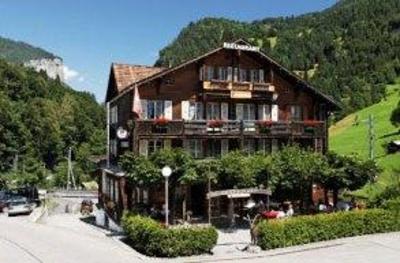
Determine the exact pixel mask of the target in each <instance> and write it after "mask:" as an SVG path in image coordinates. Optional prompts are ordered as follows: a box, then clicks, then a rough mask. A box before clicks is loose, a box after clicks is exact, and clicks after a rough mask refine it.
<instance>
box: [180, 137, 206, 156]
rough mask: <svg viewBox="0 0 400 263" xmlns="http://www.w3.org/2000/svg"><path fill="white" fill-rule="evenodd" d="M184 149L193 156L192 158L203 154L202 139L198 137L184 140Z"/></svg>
mask: <svg viewBox="0 0 400 263" xmlns="http://www.w3.org/2000/svg"><path fill="white" fill-rule="evenodd" d="M184 146H185V149H186V150H187V151H188V152H189V153H190V154H191V155H192V156H193V158H201V157H202V155H203V145H202V141H201V140H198V139H190V140H186V141H185V142H184Z"/></svg>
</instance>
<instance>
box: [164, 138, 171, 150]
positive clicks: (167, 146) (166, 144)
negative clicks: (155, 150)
mask: <svg viewBox="0 0 400 263" xmlns="http://www.w3.org/2000/svg"><path fill="white" fill-rule="evenodd" d="M171 145H172V144H171V140H170V139H165V140H164V149H171Z"/></svg>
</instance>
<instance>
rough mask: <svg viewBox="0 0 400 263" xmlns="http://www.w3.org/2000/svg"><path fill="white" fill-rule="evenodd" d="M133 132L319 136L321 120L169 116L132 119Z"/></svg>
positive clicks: (323, 132) (152, 134)
mask: <svg viewBox="0 0 400 263" xmlns="http://www.w3.org/2000/svg"><path fill="white" fill-rule="evenodd" d="M134 134H135V135H136V136H139V137H166V138H179V137H182V136H184V137H186V136H188V137H196V136H197V137H210V138H213V137H240V136H246V137H255V138H257V137H266V138H284V137H301V138H323V137H325V136H326V129H325V122H322V121H305V122H302V121H291V122H282V121H279V122H270V121H268V122H267V121H237V120H229V121H206V120H201V121H183V120H171V121H168V122H166V123H164V124H162V125H159V124H157V123H156V122H154V121H153V120H136V121H135V128H134Z"/></svg>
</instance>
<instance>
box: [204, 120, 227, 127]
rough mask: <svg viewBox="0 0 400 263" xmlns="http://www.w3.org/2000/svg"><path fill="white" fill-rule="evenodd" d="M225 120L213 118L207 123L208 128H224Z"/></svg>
mask: <svg viewBox="0 0 400 263" xmlns="http://www.w3.org/2000/svg"><path fill="white" fill-rule="evenodd" d="M224 124H225V122H224V121H222V120H211V121H209V122H208V123H207V127H208V128H213V129H215V128H222V127H223V126H224Z"/></svg>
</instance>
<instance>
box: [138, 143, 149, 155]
mask: <svg viewBox="0 0 400 263" xmlns="http://www.w3.org/2000/svg"><path fill="white" fill-rule="evenodd" d="M148 144H149V142H148V141H147V140H140V141H139V154H140V155H143V156H147V151H148Z"/></svg>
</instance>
